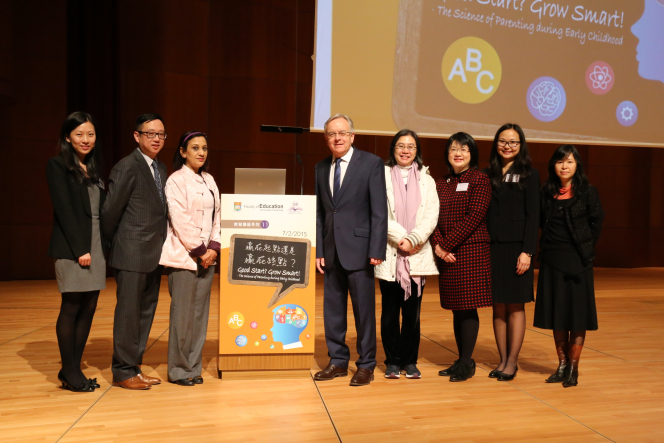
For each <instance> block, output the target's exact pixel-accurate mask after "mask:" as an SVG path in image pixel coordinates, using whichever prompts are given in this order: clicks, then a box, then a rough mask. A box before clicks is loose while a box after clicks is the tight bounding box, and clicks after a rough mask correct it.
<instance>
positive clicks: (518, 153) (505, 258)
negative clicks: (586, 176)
mask: <svg viewBox="0 0 664 443" xmlns="http://www.w3.org/2000/svg"><path fill="white" fill-rule="evenodd" d="M485 171H486V173H487V175H488V176H489V179H490V180H491V187H492V189H493V192H492V196H491V204H490V205H489V212H488V213H487V227H488V229H489V236H490V237H491V293H492V297H493V332H494V336H495V338H496V345H497V346H498V353H499V354H500V364H499V365H498V367H497V368H496V369H494V370H493V371H491V372H490V373H489V377H490V378H497V379H498V381H509V380H512V379H514V377H515V376H516V372H517V370H518V366H517V359H518V357H519V351H520V350H521V345H522V344H523V337H524V335H525V333H526V312H525V310H524V304H525V303H529V302H531V301H533V268H532V266H531V263H530V262H531V257H532V256H533V254H535V249H536V248H537V231H538V227H539V185H540V178H539V173H538V172H537V169H534V168H532V166H531V161H530V156H529V155H528V144H527V143H526V137H525V135H524V133H523V130H522V129H521V127H519V125H516V124H511V123H508V124H506V125H503V126H501V127H500V129H498V131H497V132H496V136H495V137H494V139H493V146H492V148H491V156H490V158H489V167H488V168H487V169H486V170H485Z"/></svg>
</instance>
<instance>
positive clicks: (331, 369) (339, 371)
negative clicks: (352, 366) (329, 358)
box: [314, 363, 348, 381]
mask: <svg viewBox="0 0 664 443" xmlns="http://www.w3.org/2000/svg"><path fill="white" fill-rule="evenodd" d="M347 375H348V369H347V368H340V367H339V366H334V365H333V364H331V363H330V364H328V365H327V366H326V367H325V369H323V370H322V371H319V372H316V374H314V380H318V381H323V380H332V379H333V378H335V377H345V376H347Z"/></svg>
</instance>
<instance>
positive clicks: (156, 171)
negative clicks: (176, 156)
mask: <svg viewBox="0 0 664 443" xmlns="http://www.w3.org/2000/svg"><path fill="white" fill-rule="evenodd" d="M152 170H153V171H154V182H155V184H156V185H157V191H159V197H161V202H162V203H163V202H164V190H163V189H161V176H160V175H159V168H157V162H156V161H155V160H153V161H152Z"/></svg>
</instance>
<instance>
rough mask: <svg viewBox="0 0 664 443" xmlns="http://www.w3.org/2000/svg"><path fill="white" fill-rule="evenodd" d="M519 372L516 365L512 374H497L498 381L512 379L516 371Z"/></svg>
mask: <svg viewBox="0 0 664 443" xmlns="http://www.w3.org/2000/svg"><path fill="white" fill-rule="evenodd" d="M517 372H519V367H518V366H517V367H516V369H515V370H514V374H505V373H504V372H503V373H502V374H500V375H499V376H498V381H512V380H514V377H516V373H517Z"/></svg>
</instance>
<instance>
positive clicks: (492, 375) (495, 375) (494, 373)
mask: <svg viewBox="0 0 664 443" xmlns="http://www.w3.org/2000/svg"><path fill="white" fill-rule="evenodd" d="M501 375H503V371H499V370H498V369H494V370H493V371H491V372H489V378H498V377H500V376H501Z"/></svg>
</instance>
